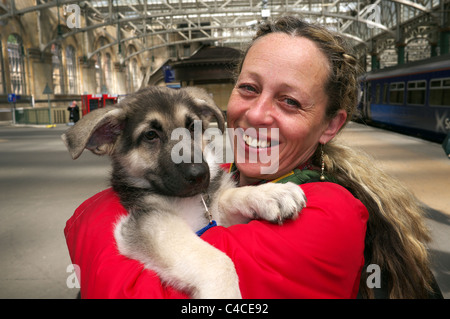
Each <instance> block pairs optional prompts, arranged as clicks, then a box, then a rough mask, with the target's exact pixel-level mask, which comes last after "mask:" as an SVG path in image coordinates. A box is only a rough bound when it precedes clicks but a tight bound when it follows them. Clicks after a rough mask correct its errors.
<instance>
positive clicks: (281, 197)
mask: <svg viewBox="0 0 450 319" xmlns="http://www.w3.org/2000/svg"><path fill="white" fill-rule="evenodd" d="M255 189H256V192H257V193H258V194H259V195H258V196H252V198H251V199H250V200H251V201H252V203H251V204H250V207H252V208H253V210H254V213H255V215H256V216H255V217H259V218H261V219H264V220H268V221H271V222H273V223H279V224H282V223H283V221H284V220H286V219H296V218H297V217H298V214H299V212H300V211H301V210H302V209H303V208H304V207H305V206H306V197H305V193H304V192H303V190H302V189H301V188H300V187H299V186H298V185H296V184H294V183H290V182H289V183H286V184H277V183H267V184H263V185H259V186H256V187H255Z"/></svg>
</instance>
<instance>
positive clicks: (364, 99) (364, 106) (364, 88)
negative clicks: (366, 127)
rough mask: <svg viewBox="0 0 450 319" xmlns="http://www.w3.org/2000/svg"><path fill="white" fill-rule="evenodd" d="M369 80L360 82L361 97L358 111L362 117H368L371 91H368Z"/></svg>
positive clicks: (369, 86)
mask: <svg viewBox="0 0 450 319" xmlns="http://www.w3.org/2000/svg"><path fill="white" fill-rule="evenodd" d="M370 88H371V85H370V82H368V81H362V82H361V97H360V103H359V104H360V112H361V117H362V118H363V119H370V103H371V98H370V96H371V92H370Z"/></svg>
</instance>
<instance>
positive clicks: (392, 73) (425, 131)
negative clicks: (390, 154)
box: [359, 54, 450, 143]
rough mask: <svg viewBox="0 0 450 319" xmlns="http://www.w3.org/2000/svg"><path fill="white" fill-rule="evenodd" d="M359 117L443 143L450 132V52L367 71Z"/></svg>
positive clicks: (363, 80)
mask: <svg viewBox="0 0 450 319" xmlns="http://www.w3.org/2000/svg"><path fill="white" fill-rule="evenodd" d="M361 89H362V97H361V102H360V104H359V109H360V117H361V118H362V120H364V121H366V122H371V123H373V124H378V125H382V126H384V127H388V128H391V129H393V130H396V131H401V132H403V133H406V134H410V135H415V136H420V137H422V138H424V139H428V140H432V141H435V142H438V143H442V141H443V140H444V138H445V137H446V136H447V134H448V133H449V132H450V54H447V55H443V56H439V57H433V58H430V59H426V60H422V61H416V62H412V63H408V64H404V65H398V66H394V67H390V68H385V69H382V70H376V71H373V72H369V73H367V74H366V75H365V76H364V77H362V78H361Z"/></svg>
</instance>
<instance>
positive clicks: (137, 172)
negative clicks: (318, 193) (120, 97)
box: [62, 87, 305, 298]
mask: <svg viewBox="0 0 450 319" xmlns="http://www.w3.org/2000/svg"><path fill="white" fill-rule="evenodd" d="M212 118H215V119H216V120H217V122H218V126H219V128H220V129H221V130H222V132H223V131H224V128H225V127H224V126H225V122H224V118H223V116H222V113H221V111H220V109H219V108H218V107H217V106H216V105H215V103H214V101H213V100H212V99H211V98H210V96H209V95H208V94H207V93H206V92H205V91H204V90H201V89H197V88H185V89H181V90H172V89H167V88H156V87H151V88H145V89H143V90H140V91H138V92H136V93H134V94H132V95H130V96H128V97H127V98H126V99H125V100H124V101H122V102H120V103H119V104H118V105H116V106H113V107H107V108H102V109H98V110H95V111H93V112H91V113H89V114H87V115H86V116H84V117H83V118H82V119H81V120H80V121H79V122H78V123H77V124H76V125H75V126H73V127H71V128H70V129H68V130H67V132H66V133H65V134H63V136H62V138H63V140H64V142H65V144H66V146H67V148H68V149H69V152H70V154H71V156H72V158H73V159H76V158H78V157H79V156H80V155H81V153H82V152H83V150H84V149H85V148H86V149H89V150H91V151H92V152H93V153H95V154H98V155H104V154H108V155H109V156H110V157H111V159H112V177H111V184H112V187H113V189H114V190H115V191H116V192H117V194H118V195H119V197H120V200H121V203H122V204H123V206H124V207H125V208H126V209H127V211H128V213H129V214H128V215H127V216H126V217H123V218H121V219H120V220H119V221H118V222H117V224H116V226H115V229H114V234H115V238H116V241H117V246H118V249H119V251H120V253H121V254H123V255H125V256H127V257H129V258H133V259H136V260H139V261H141V262H142V263H143V264H144V265H145V267H147V268H150V269H152V270H154V271H156V272H157V273H158V274H159V276H160V278H161V279H162V280H163V281H165V282H166V283H168V284H170V285H173V286H174V287H176V288H178V289H181V290H184V291H186V292H188V293H190V294H191V296H193V297H194V298H241V293H240V290H239V284H238V277H237V274H236V271H235V268H234V264H233V262H232V261H231V259H230V258H229V257H228V256H227V255H226V254H224V253H223V252H221V251H219V250H217V249H215V248H214V247H212V246H211V245H209V244H208V243H206V242H204V241H203V240H202V239H200V238H199V237H198V236H197V235H196V234H195V233H194V231H195V230H199V229H201V228H202V227H204V226H206V225H207V224H208V221H209V219H208V216H206V214H205V208H204V206H203V204H202V202H201V197H200V196H201V194H204V197H205V198H207V202H208V205H209V210H210V212H211V214H212V215H213V219H215V220H216V221H217V223H218V224H219V225H223V226H230V225H233V224H237V223H245V222H248V221H249V220H250V219H251V218H262V219H266V220H270V221H274V222H278V221H280V220H284V219H286V218H295V217H296V216H297V214H298V212H299V211H300V210H301V209H302V208H303V207H304V205H305V198H304V194H303V191H302V190H301V188H300V187H298V186H297V185H294V184H292V183H287V184H274V183H267V184H263V185H260V186H246V187H240V188H236V187H235V184H234V182H233V181H231V179H230V177H229V175H228V174H226V173H225V172H223V170H222V169H220V167H218V165H217V164H216V163H215V161H214V159H213V157H212V155H211V154H210V153H208V154H205V156H204V157H207V159H206V160H205V159H204V158H203V160H202V162H201V163H194V156H195V150H197V149H200V152H201V150H202V149H203V145H195V143H198V139H195V138H194V135H195V132H193V127H194V126H193V123H194V121H195V120H201V121H202V124H203V125H202V127H203V128H204V129H206V128H207V127H208V124H209V122H210V120H211V119H212ZM180 127H182V128H187V129H188V130H189V131H190V132H191V133H192V134H191V138H190V140H189V141H188V142H187V143H189V147H192V150H193V152H192V154H191V163H183V162H182V163H179V164H175V163H174V162H173V161H172V159H171V152H172V149H173V147H174V146H175V145H176V144H177V143H179V141H178V140H172V138H171V133H172V132H173V130H175V129H176V128H180ZM205 153H207V152H205ZM197 155H199V154H197ZM197 158H198V157H197ZM200 158H202V157H200Z"/></svg>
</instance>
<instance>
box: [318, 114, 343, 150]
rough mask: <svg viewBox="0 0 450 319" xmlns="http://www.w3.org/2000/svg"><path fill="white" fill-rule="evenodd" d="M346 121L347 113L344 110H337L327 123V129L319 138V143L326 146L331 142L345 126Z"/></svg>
mask: <svg viewBox="0 0 450 319" xmlns="http://www.w3.org/2000/svg"><path fill="white" fill-rule="evenodd" d="M346 120H347V112H346V111H345V110H339V111H338V113H337V114H336V115H335V116H334V117H333V118H332V119H331V120H330V121H329V122H328V126H327V128H326V129H325V131H324V132H323V134H322V136H321V137H320V138H319V143H320V144H326V143H328V142H329V141H331V140H332V139H333V138H334V137H335V136H336V134H337V133H338V132H339V130H340V129H341V127H342V126H343V125H344V124H345V121H346Z"/></svg>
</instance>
